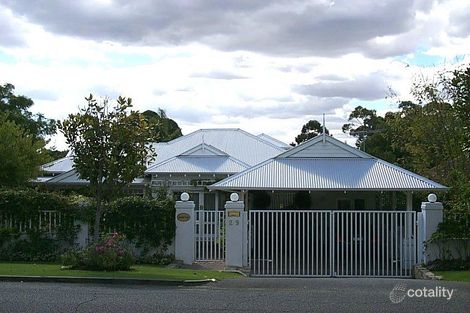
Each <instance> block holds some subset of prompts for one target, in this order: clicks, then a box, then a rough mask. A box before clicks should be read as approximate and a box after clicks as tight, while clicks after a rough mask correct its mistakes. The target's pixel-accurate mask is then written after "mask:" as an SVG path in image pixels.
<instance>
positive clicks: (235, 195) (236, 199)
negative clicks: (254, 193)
mask: <svg viewBox="0 0 470 313" xmlns="http://www.w3.org/2000/svg"><path fill="white" fill-rule="evenodd" d="M238 199H239V197H238V193H235V192H233V193H232V194H231V195H230V201H232V202H236V201H238Z"/></svg>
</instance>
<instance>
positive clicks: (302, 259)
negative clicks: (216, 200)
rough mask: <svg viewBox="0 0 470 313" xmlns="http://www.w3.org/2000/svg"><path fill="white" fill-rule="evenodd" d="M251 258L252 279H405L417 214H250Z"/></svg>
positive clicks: (409, 267)
mask: <svg viewBox="0 0 470 313" xmlns="http://www.w3.org/2000/svg"><path fill="white" fill-rule="evenodd" d="M249 256H250V257H249V261H250V267H251V271H252V275H254V276H293V277H296V276H301V277H303V276H307V277H311V276H374V277H375V276H381V277H409V276H411V274H412V266H413V265H414V264H416V216H415V212H412V211H326V210H322V211H300V210H270V211H266V210H254V211H253V210H252V211H250V219H249Z"/></svg>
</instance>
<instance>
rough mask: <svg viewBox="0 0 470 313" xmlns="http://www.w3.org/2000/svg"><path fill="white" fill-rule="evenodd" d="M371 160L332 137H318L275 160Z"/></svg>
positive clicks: (368, 156) (369, 156)
mask: <svg viewBox="0 0 470 313" xmlns="http://www.w3.org/2000/svg"><path fill="white" fill-rule="evenodd" d="M304 157H310V158H373V156H371V155H370V154H367V153H365V152H363V151H361V150H358V149H356V148H354V147H351V146H350V145H348V144H345V143H343V142H341V141H339V140H338V139H336V138H334V137H332V136H324V137H323V135H319V136H316V137H314V138H312V139H310V140H308V141H306V142H304V143H302V144H300V145H298V146H297V147H295V148H292V149H290V150H289V151H286V152H284V153H282V154H280V155H278V156H277V158H304Z"/></svg>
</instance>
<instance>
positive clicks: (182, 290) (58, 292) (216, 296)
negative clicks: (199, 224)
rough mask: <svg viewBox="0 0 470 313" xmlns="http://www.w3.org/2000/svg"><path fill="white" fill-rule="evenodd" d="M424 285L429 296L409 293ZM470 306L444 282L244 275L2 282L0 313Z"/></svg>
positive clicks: (457, 288) (466, 295) (468, 296)
mask: <svg viewBox="0 0 470 313" xmlns="http://www.w3.org/2000/svg"><path fill="white" fill-rule="evenodd" d="M397 284H398V288H401V289H402V290H396V291H394V293H393V297H392V298H393V299H394V300H395V301H399V300H402V301H401V302H399V303H397V304H394V303H392V301H391V300H390V292H391V291H392V289H393V288H394V287H395V286H397ZM424 288H426V292H425V294H426V295H427V296H428V297H424V296H421V297H416V296H415V297H409V296H408V295H406V294H407V293H408V290H412V291H413V292H414V293H410V294H413V295H415V293H416V292H417V291H418V290H421V292H423V290H424ZM436 288H437V289H436ZM444 288H446V289H444ZM430 290H433V291H434V293H435V294H436V295H437V294H438V293H440V294H441V295H444V296H447V298H449V296H448V293H445V292H444V290H453V291H452V297H451V298H450V299H449V300H447V299H446V298H437V297H429V295H430V293H429V292H430ZM416 294H417V295H419V294H420V293H419V291H418V292H417V293H416ZM423 295H424V294H423ZM469 308H470V283H457V282H442V281H423V280H398V279H377V278H375V279H364V278H361V279H355V278H351V279H338V278H318V279H292V278H290V279H258V278H256V279H255V278H247V279H231V280H225V281H223V282H218V283H213V284H209V285H204V286H197V287H165V286H162V287H152V286H115V285H83V284H53V283H0V312H335V313H336V312H381V313H382V312H401V313H405V312H413V313H415V312H427V313H429V312H446V313H448V312H449V313H450V312H468V311H469Z"/></svg>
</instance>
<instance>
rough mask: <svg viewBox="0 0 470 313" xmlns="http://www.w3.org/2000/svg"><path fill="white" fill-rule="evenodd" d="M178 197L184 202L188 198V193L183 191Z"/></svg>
mask: <svg viewBox="0 0 470 313" xmlns="http://www.w3.org/2000/svg"><path fill="white" fill-rule="evenodd" d="M180 198H181V201H184V202H186V201H188V200H189V194H188V193H187V192H183V193H182V194H181V196H180Z"/></svg>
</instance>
